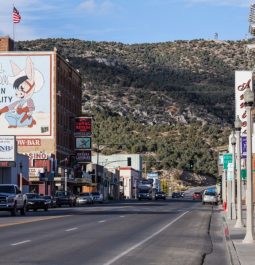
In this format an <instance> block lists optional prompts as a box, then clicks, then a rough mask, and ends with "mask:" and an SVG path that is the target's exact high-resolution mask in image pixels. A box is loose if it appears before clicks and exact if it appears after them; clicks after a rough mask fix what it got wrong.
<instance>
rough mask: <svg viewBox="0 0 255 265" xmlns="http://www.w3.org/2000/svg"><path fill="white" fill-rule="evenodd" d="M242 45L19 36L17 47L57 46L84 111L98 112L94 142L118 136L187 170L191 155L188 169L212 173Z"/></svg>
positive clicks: (243, 61) (245, 59)
mask: <svg viewBox="0 0 255 265" xmlns="http://www.w3.org/2000/svg"><path fill="white" fill-rule="evenodd" d="M249 43H251V41H212V40H211V41H206V40H192V41H175V42H164V43H154V44H133V45H126V44H122V43H116V42H93V41H92V42H91V41H81V40H77V39H38V40H34V41H22V42H19V43H18V49H19V50H28V51H45V50H53V49H54V47H56V48H57V49H58V52H59V53H60V54H61V55H62V57H63V58H67V59H68V60H69V61H70V63H71V64H72V65H73V66H74V67H75V68H77V69H79V71H80V73H81V75H82V78H83V111H84V112H85V113H93V114H94V115H95V116H96V117H97V119H96V121H95V122H96V126H95V127H97V128H98V133H97V134H96V135H95V140H96V141H100V142H107V143H109V142H123V141H124V142H125V143H126V147H125V148H124V149H126V150H127V151H132V152H139V153H141V154H144V155H145V156H148V157H150V159H151V165H154V166H155V167H157V165H156V162H155V161H156V160H162V165H161V167H163V168H164V169H167V168H179V169H185V170H187V165H188V161H190V159H193V160H194V161H195V166H194V171H195V172H197V173H200V174H216V172H217V162H216V161H217V149H216V147H217V146H220V145H223V144H227V143H228V135H229V131H230V127H232V126H233V121H234V71H235V70H249V69H252V68H253V64H254V59H253V58H255V53H254V52H253V51H251V50H250V51H249V52H247V49H246V45H247V44H249ZM122 148H123V147H120V149H118V148H117V150H116V148H113V149H112V150H107V149H106V150H104V151H105V152H114V151H118V150H122ZM153 163H154V164H153Z"/></svg>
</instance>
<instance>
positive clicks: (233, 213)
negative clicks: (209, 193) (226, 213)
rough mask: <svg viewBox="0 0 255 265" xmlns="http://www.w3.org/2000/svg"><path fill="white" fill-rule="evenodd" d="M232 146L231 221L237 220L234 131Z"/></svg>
mask: <svg viewBox="0 0 255 265" xmlns="http://www.w3.org/2000/svg"><path fill="white" fill-rule="evenodd" d="M230 141H231V145H232V161H233V162H232V164H233V175H232V181H231V185H232V193H231V195H232V196H231V197H232V198H231V206H232V216H231V219H232V220H235V219H236V178H235V175H236V174H235V146H236V137H235V132H234V131H233V134H232V137H231V139H230Z"/></svg>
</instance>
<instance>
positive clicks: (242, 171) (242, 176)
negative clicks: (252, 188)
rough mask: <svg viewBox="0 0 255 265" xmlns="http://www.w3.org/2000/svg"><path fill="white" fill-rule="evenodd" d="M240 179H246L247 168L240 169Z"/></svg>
mask: <svg viewBox="0 0 255 265" xmlns="http://www.w3.org/2000/svg"><path fill="white" fill-rule="evenodd" d="M241 179H242V180H246V179H247V170H246V169H241Z"/></svg>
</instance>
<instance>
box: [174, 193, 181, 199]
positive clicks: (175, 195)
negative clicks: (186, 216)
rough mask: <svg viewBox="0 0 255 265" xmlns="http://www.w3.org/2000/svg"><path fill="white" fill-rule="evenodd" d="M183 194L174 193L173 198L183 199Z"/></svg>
mask: <svg viewBox="0 0 255 265" xmlns="http://www.w3.org/2000/svg"><path fill="white" fill-rule="evenodd" d="M181 197H182V196H181V193H180V192H173V193H172V198H181Z"/></svg>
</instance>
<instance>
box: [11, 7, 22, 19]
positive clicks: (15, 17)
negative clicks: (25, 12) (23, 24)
mask: <svg viewBox="0 0 255 265" xmlns="http://www.w3.org/2000/svg"><path fill="white" fill-rule="evenodd" d="M12 20H13V23H19V22H20V20H21V16H20V14H19V11H18V10H17V9H16V8H15V7H13V12H12Z"/></svg>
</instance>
